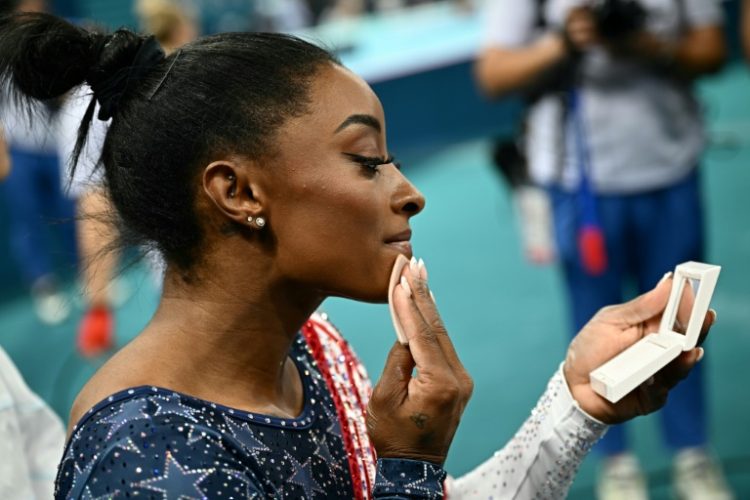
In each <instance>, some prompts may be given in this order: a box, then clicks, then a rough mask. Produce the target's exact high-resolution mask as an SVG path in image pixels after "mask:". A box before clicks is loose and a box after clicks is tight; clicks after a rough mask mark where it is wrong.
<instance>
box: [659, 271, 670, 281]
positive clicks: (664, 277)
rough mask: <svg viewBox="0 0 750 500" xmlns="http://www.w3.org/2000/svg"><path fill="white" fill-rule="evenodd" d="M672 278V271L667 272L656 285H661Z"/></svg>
mask: <svg viewBox="0 0 750 500" xmlns="http://www.w3.org/2000/svg"><path fill="white" fill-rule="evenodd" d="M671 277H672V271H669V272H668V273H665V274H664V276H662V277H661V279H660V280H659V283H658V284H661V282H662V281H666V280H668V279H669V278H671Z"/></svg>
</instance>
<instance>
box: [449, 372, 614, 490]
mask: <svg viewBox="0 0 750 500" xmlns="http://www.w3.org/2000/svg"><path fill="white" fill-rule="evenodd" d="M606 430H607V426H606V425H605V424H603V423H601V422H599V421H597V420H595V419H594V418H592V417H590V416H588V415H587V414H586V413H584V412H583V410H581V408H580V407H579V406H578V404H577V403H576V402H575V400H574V399H573V397H572V396H571V394H570V390H569V389H568V384H567V383H566V382H565V379H564V377H563V374H562V365H560V369H558V371H557V372H556V373H555V375H554V376H553V377H552V379H551V380H550V381H549V384H548V385H547V390H546V391H545V392H544V394H543V395H542V397H541V398H540V399H539V402H538V403H537V405H536V407H535V408H534V409H533V410H532V411H531V416H530V417H529V418H528V419H527V420H526V422H524V424H523V425H522V426H521V428H520V429H519V431H518V432H517V433H516V435H515V436H514V437H513V439H511V440H510V442H509V443H508V444H506V445H505V447H504V448H503V449H502V450H500V451H497V452H495V454H494V455H493V456H492V458H490V459H489V460H487V461H486V462H484V463H483V464H482V465H480V466H479V467H477V468H476V469H474V470H473V471H471V472H469V473H468V474H466V475H464V476H461V477H459V478H456V479H454V478H448V480H447V481H446V485H445V486H446V491H447V496H448V498H450V499H465V498H498V499H503V498H508V499H510V498H545V499H557V498H565V497H566V495H567V493H568V489H569V488H570V485H571V483H572V482H573V478H574V477H575V474H576V472H577V470H578V467H579V466H580V464H581V462H582V461H583V459H584V457H585V456H586V454H587V453H588V452H589V450H590V449H591V447H592V446H593V445H594V443H596V442H597V441H598V440H599V438H601V437H602V436H603V435H604V433H605V432H606Z"/></svg>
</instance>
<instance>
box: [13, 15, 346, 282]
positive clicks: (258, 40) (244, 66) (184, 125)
mask: <svg viewBox="0 0 750 500" xmlns="http://www.w3.org/2000/svg"><path fill="white" fill-rule="evenodd" d="M149 40H150V39H149V38H148V37H145V36H141V35H137V34H135V33H133V32H131V31H128V30H124V29H121V30H118V31H116V32H115V33H113V34H103V33H96V32H88V31H86V30H84V29H81V28H78V27H76V26H73V25H72V24H70V23H68V22H66V21H64V20H61V19H59V18H56V17H54V16H51V15H47V14H20V15H11V16H6V17H4V18H2V19H0V79H1V80H5V81H9V82H10V83H11V84H12V87H13V88H15V89H16V90H18V91H20V92H21V93H22V94H23V95H24V96H28V97H32V98H35V99H50V98H56V97H59V96H61V95H63V94H65V93H66V92H68V91H69V90H71V89H73V88H75V87H77V86H79V85H81V84H83V83H84V82H85V83H88V84H89V85H90V86H91V88H92V89H93V90H94V98H95V99H97V100H98V101H99V103H100V105H101V107H102V109H104V108H108V109H109V113H107V114H111V115H112V123H111V125H110V128H109V131H108V133H107V138H106V140H105V143H104V148H103V151H102V157H101V163H102V164H103V165H104V172H105V181H106V186H107V188H108V189H109V194H110V197H111V199H112V202H113V204H114V206H115V208H116V210H117V212H118V214H119V217H120V218H121V220H122V222H123V228H122V229H123V231H124V235H125V237H126V241H127V242H128V243H138V244H146V245H150V246H151V247H155V248H156V249H157V250H159V251H160V252H161V253H162V254H163V256H164V257H165V259H166V260H167V261H168V262H170V263H174V264H176V265H178V266H179V267H180V268H181V269H182V270H189V269H190V268H191V267H192V266H193V264H194V263H195V261H196V258H197V256H198V251H199V248H200V245H201V243H202V231H201V225H200V224H199V221H198V219H197V216H196V213H195V206H194V205H195V196H196V193H197V190H198V187H199V185H200V184H199V182H198V180H199V179H200V176H199V167H200V166H202V165H205V164H206V163H207V162H209V161H210V160H211V158H212V157H215V155H220V154H239V155H242V156H244V157H248V158H256V159H263V158H265V157H268V156H269V155H272V154H273V151H274V148H273V144H272V138H273V136H274V132H275V131H276V130H277V129H278V128H279V127H280V126H281V125H282V124H283V123H284V122H285V120H287V119H288V118H290V117H293V116H299V115H301V114H304V113H305V112H306V111H307V110H308V105H309V88H310V83H311V81H312V79H313V78H314V76H315V75H316V73H317V72H318V70H319V69H320V68H321V67H322V66H323V65H325V64H327V63H333V64H338V61H337V60H336V59H335V57H334V56H333V55H331V54H330V53H329V52H327V51H326V50H324V49H322V48H319V47H316V46H315V45H312V44H310V43H308V42H305V41H303V40H300V39H298V38H295V37H292V36H287V35H281V34H270V33H224V34H219V35H215V36H210V37H205V38H202V39H199V40H197V41H195V42H193V43H190V44H188V45H186V46H184V47H183V48H182V49H180V50H179V51H177V52H175V53H173V54H172V55H170V56H169V57H166V58H165V57H164V56H163V54H159V55H157V56H155V55H154V54H155V53H154V52H153V50H152V51H151V54H150V62H149V63H148V64H146V65H145V66H144V65H143V64H142V63H143V61H142V59H143V52H144V49H147V48H148V47H147V45H148V44H149V43H150V42H149ZM139 59H141V61H140V62H139V61H138V60H139ZM139 64H140V65H141V67H138V66H139ZM113 82H115V83H114V84H113ZM113 87H114V88H115V92H113V91H112V89H113ZM101 89H105V90H106V92H104V91H102V90H101ZM103 94H106V96H105V97H103ZM113 94H114V95H113ZM93 104H94V102H93V100H92V104H91V105H90V106H89V109H88V112H87V113H86V116H85V118H84V121H83V123H82V125H81V129H80V131H79V142H78V144H77V147H76V150H75V153H74V162H75V161H77V154H78V153H79V152H80V150H81V146H82V144H83V141H85V136H86V134H87V131H88V125H89V123H90V121H91V120H92V119H93V110H94V107H93ZM105 117H106V116H105Z"/></svg>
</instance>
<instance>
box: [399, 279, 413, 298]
mask: <svg viewBox="0 0 750 500" xmlns="http://www.w3.org/2000/svg"><path fill="white" fill-rule="evenodd" d="M401 288H403V289H404V292H406V296H407V297H411V287H410V286H409V282H408V281H406V278H404V277H403V276H401Z"/></svg>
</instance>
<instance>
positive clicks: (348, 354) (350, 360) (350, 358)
mask: <svg viewBox="0 0 750 500" xmlns="http://www.w3.org/2000/svg"><path fill="white" fill-rule="evenodd" d="M318 326H319V327H320V328H321V330H323V332H324V333H325V334H326V335H328V336H329V337H330V338H332V339H334V340H335V341H336V342H338V343H339V344H343V349H342V351H343V352H344V361H345V363H346V371H347V374H348V375H349V380H351V381H352V382H354V372H353V370H352V367H353V366H354V364H355V363H357V361H356V360H355V359H354V355H353V354H352V350H351V349H350V348H349V344H348V343H347V342H346V340H344V339H342V338H341V337H340V336H339V335H335V334H333V333H332V332H331V330H330V329H329V328H328V325H326V324H318ZM354 395H355V396H356V398H357V404H358V405H359V408H362V409H364V408H365V405H364V403H363V401H362V397H361V396H360V393H359V390H358V389H357V388H355V390H354ZM368 440H369V439H368ZM357 441H359V445H360V446H359V449H360V450H363V449H364V448H365V447H364V446H363V442H362V437H361V436H360V435H359V432H357ZM367 448H369V449H370V453H371V454H372V460H373V462H375V461H376V460H377V457H376V456H375V450H374V448H373V447H372V446H368V447H367ZM366 466H367V464H366V463H365V467H366ZM365 479H366V480H367V491H372V484H371V482H370V474H369V473H368V472H367V471H366V472H365Z"/></svg>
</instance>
